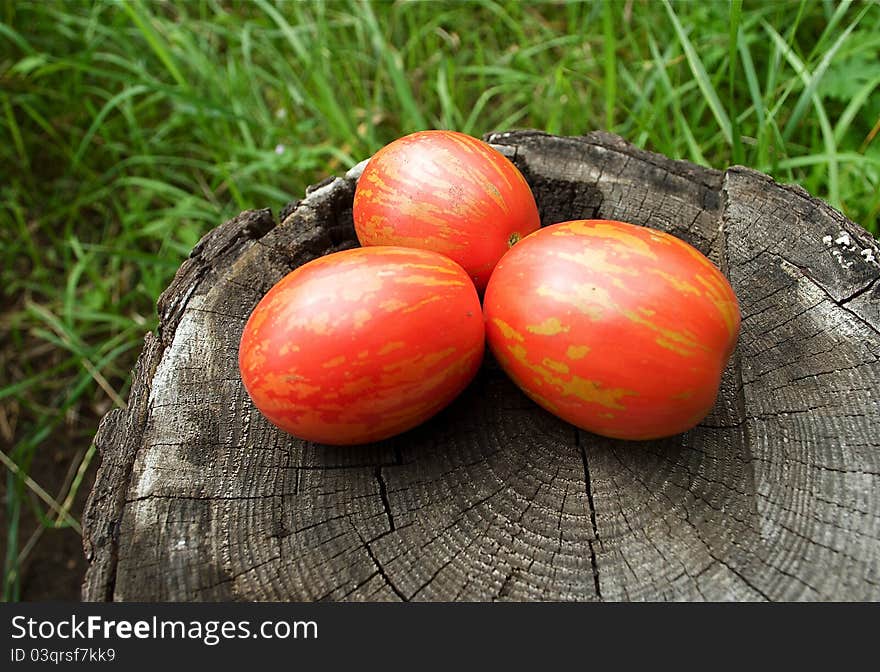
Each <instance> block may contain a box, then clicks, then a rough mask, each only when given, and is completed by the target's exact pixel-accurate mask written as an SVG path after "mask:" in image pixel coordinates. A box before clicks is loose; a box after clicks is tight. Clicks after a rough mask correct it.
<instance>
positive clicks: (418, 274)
mask: <svg viewBox="0 0 880 672" xmlns="http://www.w3.org/2000/svg"><path fill="white" fill-rule="evenodd" d="M483 347H484V331H483V322H482V319H481V313H480V301H479V298H478V297H477V292H476V291H475V289H474V286H473V283H471V281H470V280H469V279H468V276H467V275H466V274H465V272H464V271H463V270H462V269H461V267H459V266H458V265H457V264H455V263H454V262H452V261H451V260H449V259H448V258H446V257H444V256H442V255H440V254H437V253H436V252H429V251H425V250H415V249H409V248H403V247H369V248H358V249H353V250H346V251H344V252H337V253H335V254H330V255H327V256H325V257H321V258H319V259H316V260H314V261H312V262H309V263H308V264H305V265H304V266H301V267H300V268H298V269H296V270H295V271H293V272H292V273H290V274H288V275H287V276H285V277H284V278H283V279H282V280H281V281H280V282H278V284H276V285H275V286H274V287H273V288H272V289H271V290H269V292H268V293H267V294H266V296H264V297H263V299H262V300H261V301H260V302H259V304H257V307H256V308H255V309H254V311H253V313H252V314H251V316H250V319H249V320H248V322H247V324H246V325H245V328H244V333H243V334H242V337H241V345H240V348H239V366H240V369H241V377H242V380H243V381H244V385H245V388H246V389H247V391H248V394H250V397H251V399H252V400H253V402H254V404H255V405H256V407H257V408H258V409H260V411H261V412H262V413H263V414H264V415H265V416H266V417H267V418H268V419H269V420H270V421H271V422H273V423H274V424H275V425H277V426H278V427H280V428H281V429H283V430H285V431H287V432H290V433H291V434H294V435H295V436H298V437H300V438H303V439H306V440H309V441H316V442H320V443H328V444H336V445H343V444H355V443H366V442H369V441H377V440H379V439H383V438H387V437H389V436H392V435H394V434H398V433H400V432H403V431H405V430H407V429H410V428H411V427H414V426H415V425H418V424H419V423H421V422H423V421H424V420H426V419H428V418H429V417H431V416H432V415H434V414H435V413H437V412H438V411H439V410H440V409H442V408H443V407H444V406H446V405H447V404H448V403H449V402H450V401H452V399H453V398H455V396H456V395H458V393H459V392H461V391H462V390H463V389H464V387H465V386H466V385H467V384H468V382H470V380H471V379H472V378H473V376H474V374H475V373H476V372H477V369H478V368H479V365H480V361H481V359H482V356H483Z"/></svg>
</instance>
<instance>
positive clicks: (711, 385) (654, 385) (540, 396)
mask: <svg viewBox="0 0 880 672" xmlns="http://www.w3.org/2000/svg"><path fill="white" fill-rule="evenodd" d="M484 314H485V320H486V335H487V338H488V341H489V346H490V348H491V349H492V352H493V353H494V354H495V356H496V357H497V358H498V360H499V362H500V363H501V366H502V367H503V368H504V369H505V371H507V373H508V374H509V375H510V376H511V378H513V380H514V381H515V382H516V383H517V385H519V387H520V388H521V389H522V390H523V391H524V392H525V393H526V394H527V395H529V396H530V397H531V398H532V399H534V400H535V401H536V402H537V403H538V404H540V405H541V406H543V407H544V408H546V409H547V410H549V411H550V412H552V413H555V414H556V415H558V416H559V417H561V418H563V419H564V420H567V421H568V422H570V423H572V424H574V425H577V426H578V427H581V428H583V429H586V430H589V431H591V432H595V433H596V434H602V435H604V436H609V437H613V438H621V439H651V438H658V437H662V436H670V435H672V434H677V433H679V432H683V431H685V430H687V429H689V428H691V427H693V426H694V425H696V424H697V423H699V422H700V420H702V419H703V418H704V417H705V416H706V414H707V413H708V412H709V410H710V409H711V408H712V405H713V404H714V402H715V397H716V395H717V393H718V386H719V384H720V381H721V372H722V371H723V369H724V367H725V365H726V363H727V360H728V358H729V357H730V355H731V353H732V352H733V348H734V346H735V344H736V339H737V336H738V333H739V321H740V317H739V306H738V304H737V300H736V296H735V295H734V293H733V290H732V289H731V287H730V285H729V284H728V282H727V280H726V279H725V278H724V276H723V275H722V274H721V272H720V271H719V270H718V269H717V268H715V266H714V265H713V264H712V262H710V261H709V260H708V259H707V258H706V257H704V256H703V255H702V254H700V252H698V251H697V250H696V249H694V248H693V247H691V246H690V245H688V244H687V243H685V242H683V241H681V240H679V239H677V238H675V237H673V236H670V235H668V234H666V233H662V232H659V231H654V230H652V229H648V228H644V227H640V226H634V225H632V224H624V223H622V222H612V221H603V220H586V221H575V222H564V223H562V224H555V225H553V226H548V227H546V228H544V229H541V230H540V231H538V232H537V233H534V234H532V235H531V236H529V237H528V238H526V239H525V240H523V241H521V242H520V243H519V244H518V245H517V246H516V247H514V248H513V249H512V250H511V251H510V252H508V253H507V254H506V255H505V256H504V258H503V259H502V260H501V261H500V262H499V264H498V267H497V268H496V269H495V273H494V274H493V275H492V279H491V280H490V282H489V286H488V288H487V289H486V296H485V301H484Z"/></svg>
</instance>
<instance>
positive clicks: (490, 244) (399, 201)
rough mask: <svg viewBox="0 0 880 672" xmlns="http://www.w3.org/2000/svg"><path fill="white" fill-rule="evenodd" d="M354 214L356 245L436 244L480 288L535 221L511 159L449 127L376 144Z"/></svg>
mask: <svg viewBox="0 0 880 672" xmlns="http://www.w3.org/2000/svg"><path fill="white" fill-rule="evenodd" d="M353 215H354V225H355V230H356V232H357V237H358V240H359V241H360V243H361V245H364V246H367V245H403V246H405V247H418V248H422V249H426V250H434V251H435V252H440V253H441V254H445V255H447V256H448V257H450V258H451V259H453V260H454V261H456V262H457V263H458V264H460V265H461V266H462V267H463V268H464V269H465V271H467V273H468V275H470V276H471V277H472V278H473V280H474V284H475V285H476V286H477V289H479V290H480V291H482V290H483V289H485V287H486V283H487V282H488V281H489V276H490V275H491V274H492V269H493V268H495V264H497V263H498V260H499V259H500V258H501V256H502V255H503V254H504V253H505V252H507V250H508V249H509V248H510V247H511V245H513V244H514V243H516V242H517V241H518V240H519V239H520V238H524V237H525V236H526V235H528V234H529V233H531V232H533V231H536V230H537V229H538V227H539V226H540V219H539V217H538V208H537V206H536V205H535V199H534V197H533V196H532V192H531V190H530V189H529V185H528V184H527V183H526V181H525V179H524V178H523V176H522V174H521V173H520V172H519V171H518V170H517V169H516V166H514V165H513V164H512V163H511V162H510V161H508V160H507V158H506V157H504V155H502V154H501V153H500V152H497V151H496V150H494V149H492V147H490V146H489V145H487V144H486V143H485V142H482V141H480V140H477V139H476V138H472V137H471V136H469V135H465V134H463V133H456V132H454V131H422V132H419V133H413V134H412V135H407V136H405V137H403V138H400V139H398V140H395V141H394V142H392V143H391V144H389V145H386V146H385V147H383V148H382V149H380V150H379V151H378V152H377V153H376V154H375V155H374V156H373V158H371V159H370V161H369V162H368V163H367V166H366V167H365V168H364V172H363V174H362V175H361V177H360V179H359V180H358V184H357V189H356V190H355V195H354V210H353Z"/></svg>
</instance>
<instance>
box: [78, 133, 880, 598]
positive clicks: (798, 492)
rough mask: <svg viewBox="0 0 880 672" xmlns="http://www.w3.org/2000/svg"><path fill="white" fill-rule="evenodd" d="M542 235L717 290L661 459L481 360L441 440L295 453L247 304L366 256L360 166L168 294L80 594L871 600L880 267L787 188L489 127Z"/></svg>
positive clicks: (420, 437) (120, 441)
mask: <svg viewBox="0 0 880 672" xmlns="http://www.w3.org/2000/svg"><path fill="white" fill-rule="evenodd" d="M488 140H489V141H490V142H492V143H493V144H495V146H496V147H497V148H498V149H500V150H501V151H502V152H503V153H505V154H506V155H507V156H508V157H510V158H511V159H512V160H513V161H514V162H515V163H516V164H517V166H518V167H519V168H520V170H522V172H523V174H524V175H525V176H526V179H527V180H528V182H529V183H530V185H531V186H532V189H533V191H534V193H535V197H536V200H537V202H538V205H539V209H540V212H541V218H542V222H543V223H544V224H550V223H554V222H559V221H563V220H568V219H581V218H605V219H618V220H624V221H628V222H633V223H635V224H641V225H644V226H650V227H654V228H657V229H661V230H663V231H667V232H669V233H672V234H674V235H675V236H678V237H679V238H682V239H684V240H686V241H687V242H689V243H691V244H692V245H694V246H695V247H697V248H698V249H700V250H701V251H703V252H704V253H705V254H706V255H708V256H709V257H710V258H711V259H712V260H713V261H715V262H716V263H717V264H718V265H719V266H720V267H721V268H722V270H723V271H724V272H725V274H726V275H727V276H728V277H729V278H730V280H731V283H732V285H733V287H734V289H735V290H736V293H737V295H738V296H739V299H740V301H741V308H742V317H743V321H742V334H741V337H740V340H739V345H738V348H737V351H736V354H735V356H734V358H733V361H732V362H731V363H730V366H729V367H728V369H727V371H726V372H725V375H724V379H723V384H722V388H721V392H720V395H719V398H718V401H717V403H716V405H715V408H714V410H713V412H712V414H711V415H710V416H709V417H708V418H706V419H705V421H704V422H703V423H701V424H700V425H699V426H698V427H696V428H695V429H693V430H691V431H689V432H687V433H685V434H683V435H679V436H675V437H673V438H670V439H666V440H661V441H651V442H640V443H627V442H623V441H614V440H609V439H603V438H600V437H597V436H595V435H592V434H589V433H587V432H583V431H578V430H577V429H575V428H574V427H572V426H571V425H568V424H566V423H565V422H562V421H561V420H558V419H557V418H555V417H554V416H552V415H550V414H548V413H546V412H545V411H543V410H542V409H541V408H539V407H538V406H536V405H535V404H533V403H532V402H530V401H529V400H528V399H527V398H526V397H525V396H524V395H523V394H522V393H521V392H519V390H518V389H517V388H516V387H515V386H514V385H513V384H512V383H511V382H510V381H509V380H508V379H507V378H506V377H505V376H504V375H503V373H502V372H501V370H500V369H499V368H498V365H497V363H495V362H494V361H493V360H492V359H491V357H488V356H487V359H486V361H485V363H484V365H483V368H482V370H481V372H480V374H479V375H478V377H477V379H476V380H475V381H474V382H473V384H472V385H471V386H470V387H469V388H468V389H467V391H466V392H465V393H464V394H463V395H462V396H461V397H460V398H459V399H457V400H456V401H455V402H454V403H453V404H452V405H451V406H450V407H448V408H447V409H446V410H445V411H443V412H441V413H440V414H439V415H438V416H436V417H435V418H434V419H432V420H431V421H429V422H428V423H426V424H424V425H422V426H420V427H418V428H416V429H414V430H412V431H410V432H408V433H406V434H404V435H401V436H399V437H396V438H394V439H391V440H388V441H383V442H380V443H375V444H370V445H368V446H363V447H346V448H334V447H326V446H321V445H315V444H312V443H309V442H304V441H300V440H297V439H295V438H292V437H290V436H288V435H285V434H283V433H282V432H280V431H278V430H276V429H275V428H274V427H272V426H271V425H270V424H269V423H268V422H267V421H266V420H265V419H264V418H263V417H262V416H261V415H260V414H259V412H258V411H256V409H255V408H254V406H253V405H252V404H251V402H250V400H249V398H248V396H247V394H246V393H245V391H244V389H243V387H242V384H241V380H240V377H239V373H238V367H237V351H238V341H239V337H240V335H241V331H242V328H243V327H244V323H245V320H246V319H247V317H248V315H249V313H250V311H251V310H252V308H253V307H254V306H255V305H256V303H257V301H258V300H259V299H260V298H261V297H262V296H263V294H264V293H265V292H266V291H267V290H268V289H269V288H270V287H271V286H272V285H273V284H274V283H275V282H276V281H277V280H279V279H280V278H281V277H282V276H283V275H285V274H286V273H288V272H289V271H290V270H291V269H292V268H294V267H296V266H298V265H300V264H303V263H305V262H307V261H309V260H311V259H313V258H315V257H317V256H319V255H322V254H326V253H328V252H331V251H335V250H338V249H342V248H346V247H351V246H354V245H356V244H357V243H356V238H355V236H354V229H353V225H352V217H351V205H352V199H353V195H354V189H355V184H356V180H357V176H358V175H359V170H358V168H355V169H353V170H352V171H350V172H349V173H348V174H347V175H346V176H345V177H342V178H335V179H331V180H327V181H325V182H323V183H321V184H319V185H316V186H314V187H311V188H309V189H308V190H307V192H306V196H305V198H304V199H303V200H302V201H300V202H298V203H295V204H291V205H290V206H288V208H286V209H285V211H284V212H282V216H281V223H280V224H279V225H276V223H275V220H274V219H273V217H272V214H271V213H270V212H269V211H268V210H261V211H250V212H244V213H242V214H241V215H239V216H238V217H236V218H235V219H233V220H231V221H229V222H227V223H226V224H224V225H223V226H221V227H219V228H217V229H216V230H214V231H212V232H211V233H209V234H208V235H207V236H206V237H205V238H204V239H203V240H202V241H201V242H200V243H199V244H198V245H197V246H196V248H195V249H194V250H193V253H192V255H191V257H190V259H188V260H187V261H186V262H185V263H184V264H183V266H182V267H181V268H180V270H179V271H178V273H177V276H176V277H175V279H174V281H173V282H172V284H171V286H170V287H169V288H168V289H167V290H166V291H165V293H164V294H163V295H162V297H161V298H160V300H159V304H158V307H159V315H160V318H161V320H160V322H161V323H160V327H159V330H158V334H156V335H154V334H147V337H146V343H145V347H144V350H143V353H142V354H141V356H140V359H139V361H138V364H137V368H136V370H135V374H134V380H133V384H132V388H131V394H130V399H129V403H128V407H127V408H126V409H124V410H115V411H111V412H110V413H109V414H108V415H107V417H106V418H104V421H103V422H102V424H101V427H100V430H99V432H98V436H97V438H96V442H97V445H98V447H99V449H100V451H101V455H102V464H101V467H100V470H99V472H98V476H97V481H96V483H95V487H94V490H93V491H92V493H91V496H90V499H89V502H88V505H87V509H86V512H85V514H84V519H83V526H84V529H85V541H84V545H85V552H86V555H87V558H88V560H89V562H90V567H89V569H88V572H87V574H86V577H85V582H84V587H83V596H84V598H85V599H87V600H125V601H134V600H138V601H151V600H278V601H286V600H496V599H501V600H876V599H880V406H878V401H880V397H878V395H877V390H878V388H880V364H878V354H880V282H878V278H880V267H878V264H877V260H880V250H878V246H877V243H876V241H874V240H873V239H872V238H871V236H870V235H869V234H868V233H867V232H866V231H864V230H863V229H861V228H860V227H858V226H857V225H855V224H854V223H853V222H851V221H849V220H847V219H846V218H845V217H843V216H842V215H841V214H840V213H839V212H837V211H836V210H834V209H832V208H830V207H829V206H827V205H826V204H824V203H822V202H821V201H819V200H817V199H815V198H812V197H810V196H809V195H808V194H807V193H806V192H805V191H804V190H802V189H800V188H798V187H792V186H783V185H780V184H777V183H775V182H774V181H773V180H772V179H770V178H769V177H767V176H766V175H763V174H761V173H757V172H755V171H752V170H749V169H746V168H742V167H733V168H730V169H728V170H727V171H725V172H719V171H716V170H710V169H707V168H701V167H698V166H695V165H693V164H690V163H687V162H683V161H672V160H670V159H667V158H665V157H662V156H659V155H656V154H652V153H649V152H645V151H641V150H638V149H636V148H634V147H632V146H631V145H629V144H627V143H625V142H624V141H622V140H621V139H620V138H617V137H615V136H612V135H608V134H605V133H591V134H589V135H587V136H584V137H554V136H550V135H546V134H543V133H538V132H530V131H527V132H515V133H501V134H492V135H490V136H489V137H488Z"/></svg>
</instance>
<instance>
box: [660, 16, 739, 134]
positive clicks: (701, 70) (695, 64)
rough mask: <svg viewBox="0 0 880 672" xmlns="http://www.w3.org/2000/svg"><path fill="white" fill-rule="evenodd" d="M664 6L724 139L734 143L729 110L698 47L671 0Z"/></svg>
mask: <svg viewBox="0 0 880 672" xmlns="http://www.w3.org/2000/svg"><path fill="white" fill-rule="evenodd" d="M663 6H664V7H666V12H667V14H669V19H670V21H672V25H673V27H674V28H675V33H676V35H677V36H678V40H679V42H681V47H682V49H684V53H685V56H686V57H687V61H688V65H690V68H691V72H693V75H694V78H695V79H696V80H697V84H698V85H699V87H700V91H701V92H702V93H703V96H704V98H705V100H706V103H707V104H708V105H709V109H710V110H711V111H712V114H713V116H714V117H715V121H717V122H718V126H719V128H720V129H721V133H722V135H723V136H724V139H725V140H726V141H727V144H729V145H732V144H733V132H732V130H731V126H730V119H729V118H728V116H727V112H725V111H724V107H723V106H722V105H721V100H720V99H719V98H718V93H717V92H716V91H715V87H714V86H712V82H711V80H710V79H709V75H708V74H707V73H706V68H705V67H704V66H703V62H702V61H701V60H700V57H699V55H698V54H697V51H696V49H694V45H693V44H691V41H690V39H688V36H687V33H686V32H685V30H684V28H683V27H682V25H681V22H680V21H679V20H678V16H676V14H675V10H673V9H672V5H671V4H669V0H663Z"/></svg>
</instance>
